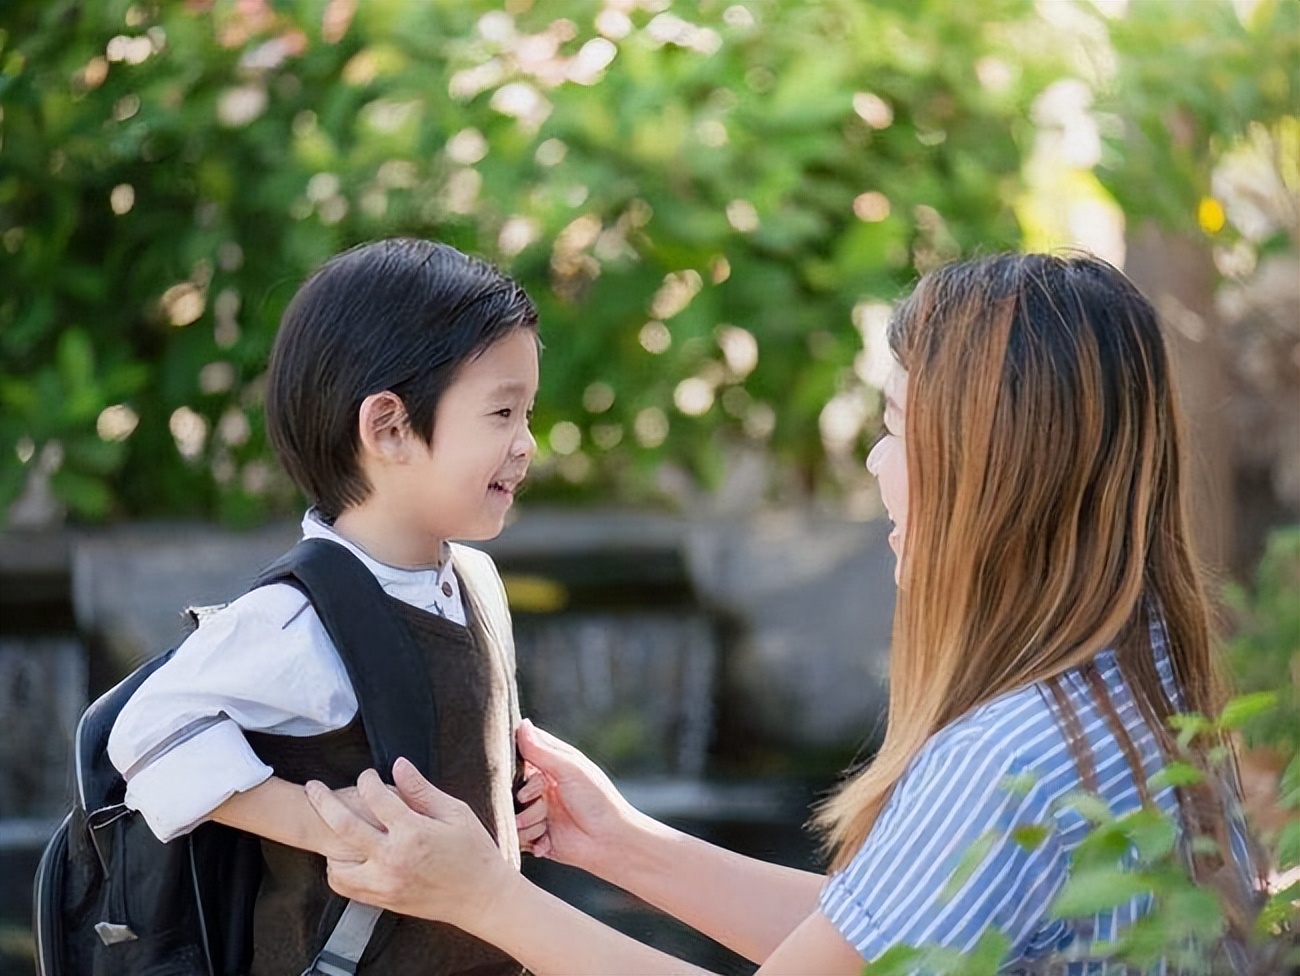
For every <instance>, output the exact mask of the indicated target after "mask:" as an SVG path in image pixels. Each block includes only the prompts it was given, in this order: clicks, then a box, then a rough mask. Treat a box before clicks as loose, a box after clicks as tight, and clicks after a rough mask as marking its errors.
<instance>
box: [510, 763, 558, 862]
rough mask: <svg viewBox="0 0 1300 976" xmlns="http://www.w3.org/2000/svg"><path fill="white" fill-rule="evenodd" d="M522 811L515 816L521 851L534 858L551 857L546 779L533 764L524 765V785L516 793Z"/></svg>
mask: <svg viewBox="0 0 1300 976" xmlns="http://www.w3.org/2000/svg"><path fill="white" fill-rule="evenodd" d="M515 799H516V800H518V801H519V807H520V810H519V812H518V813H517V814H515V830H516V831H518V833H519V850H521V851H523V852H524V853H525V854H531V855H533V856H534V857H549V856H550V853H551V839H550V837H548V836H547V834H546V831H547V822H546V818H547V813H548V805H547V802H546V778H545V777H544V776H543V775H542V773H541V770H539V769H536V768H534V767H533V765H532V764H531V763H524V783H523V785H522V786H520V787H519V790H518V792H516V793H515Z"/></svg>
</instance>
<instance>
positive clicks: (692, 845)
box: [518, 722, 826, 962]
mask: <svg viewBox="0 0 1300 976" xmlns="http://www.w3.org/2000/svg"><path fill="white" fill-rule="evenodd" d="M518 740H519V749H520V753H521V754H522V755H523V757H524V759H525V760H527V761H528V762H529V763H530V764H531V765H532V766H533V767H535V768H536V769H537V770H538V771H539V772H540V773H541V776H540V777H539V778H538V779H537V780H536V782H535V785H532V786H531V788H528V787H526V788H525V789H524V790H521V791H520V797H521V799H523V800H530V799H532V798H533V796H535V795H537V793H539V792H541V791H544V793H543V795H544V796H545V798H546V802H547V813H546V826H547V834H546V841H547V842H548V843H547V844H544V845H543V846H538V845H534V846H535V848H536V849H537V851H538V853H544V854H545V856H547V857H550V858H553V859H555V860H558V861H561V862H563V863H566V864H572V865H575V866H577V867H580V868H582V869H583V870H585V871H588V872H590V873H591V874H594V875H596V876H597V877H600V878H603V879H604V880H606V881H609V882H610V883H611V884H616V885H618V886H619V887H620V888H623V889H624V890H626V891H629V892H631V893H632V894H634V895H636V896H637V897H638V898H641V899H643V900H644V901H647V902H649V903H650V904H652V905H654V906H655V907H656V908H660V909H662V910H664V911H666V912H668V913H669V914H671V915H673V916H675V917H677V918H679V919H681V920H682V921H683V922H685V923H686V924H687V925H690V926H691V927H693V928H695V929H698V930H699V931H701V932H703V933H704V934H705V935H707V936H709V937H710V938H712V939H715V940H716V941H718V942H721V943H722V944H723V945H725V946H727V947H728V948H729V949H732V950H733V951H735V952H738V953H740V954H741V955H743V956H744V957H745V958H747V959H751V960H753V961H754V962H762V961H763V960H764V959H766V958H767V957H768V954H769V953H771V951H772V950H773V949H775V948H776V946H777V945H778V944H779V943H780V942H781V940H782V939H784V938H785V937H786V936H787V935H789V934H790V933H791V932H793V931H794V929H795V927H796V926H797V925H799V924H800V923H801V922H802V921H803V920H804V919H805V918H806V917H807V916H808V915H809V913H810V912H812V911H813V909H814V908H815V907H816V904H817V895H818V893H819V892H820V890H821V887H822V885H823V883H824V882H825V880H826V879H825V878H823V877H822V876H821V875H819V874H812V873H810V872H807V871H799V870H796V869H794V868H788V867H783V866H781V865H777V864H770V863H768V862H765V861H759V860H756V859H754V858H749V857H744V856H743V855H740V854H736V853H735V852H733V851H728V850H726V849H724V848H721V847H716V846H715V845H713V844H709V843H706V842H705V841H702V840H699V839H698V838H695V837H691V836H690V835H689V834H685V833H682V832H681V831H679V830H674V829H672V828H671V827H667V826H665V825H664V824H661V823H659V822H657V821H655V820H653V819H652V818H650V817H648V816H646V815H645V814H643V813H641V812H640V811H638V810H636V809H634V808H633V807H632V806H631V805H630V804H629V803H628V802H627V801H626V800H625V799H624V798H623V797H622V796H621V795H620V794H619V792H618V791H617V790H616V789H615V788H614V785H613V783H611V782H610V781H609V778H608V777H607V776H606V775H605V774H604V773H603V772H602V771H601V770H600V769H599V768H598V767H597V766H596V765H595V764H594V763H592V762H591V760H589V759H588V758H587V757H586V756H584V755H583V754H582V753H581V752H579V751H578V750H577V749H574V748H573V747H572V746H570V745H568V744H566V743H564V742H562V741H561V740H559V739H557V738H555V737H554V736H552V735H549V734H547V733H546V732H543V731H542V730H540V729H538V728H536V727H534V726H533V725H532V724H531V723H528V722H524V723H523V724H522V725H521V726H520V729H519V735H518Z"/></svg>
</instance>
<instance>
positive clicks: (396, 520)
mask: <svg viewBox="0 0 1300 976" xmlns="http://www.w3.org/2000/svg"><path fill="white" fill-rule="evenodd" d="M537 382H538V337H537V314H536V311H535V309H534V308H533V305H532V303H531V302H530V301H529V299H528V296H527V295H525V294H524V292H523V290H522V289H521V288H519V286H518V285H517V284H515V283H514V282H513V281H511V280H510V279H508V278H506V277H505V276H503V275H501V274H500V273H499V272H498V271H496V270H495V269H494V268H492V267H490V266H489V265H487V264H484V263H483V262H480V261H477V260H475V259H472V258H469V257H466V256H465V255H463V254H461V253H460V252H458V251H456V250H455V249H453V248H451V247H447V246H446V245H442V244H436V243H431V242H427V241H418V240H387V241H379V242H376V243H372V244H367V245H363V246H360V247H357V248H354V249H352V250H350V251H346V252H344V253H343V254H340V255H338V256H336V257H334V258H333V259H331V260H330V261H329V262H327V263H326V264H325V265H324V266H323V267H322V268H320V269H319V270H318V271H317V272H316V273H315V274H314V275H312V276H311V277H310V278H309V279H308V280H307V281H306V283H305V284H304V285H303V286H302V287H301V288H300V289H299V291H298V293H297V294H296V295H295V296H294V298H293V300H292V301H291V302H290V304H289V307H288V308H287V309H286V311H285V313H284V317H283V318H282V320H281V325H280V330H279V333H278V334H277V336H276V340H275V346H274V348H273V350H272V353H271V362H270V367H269V371H268V384H267V393H266V423H267V430H268V433H269V435H270V439H271V442H272V444H273V446H274V447H275V450H276V453H277V455H278V456H279V458H280V461H281V463H282V464H283V465H284V467H285V469H286V470H287V471H288V473H289V475H290V477H291V478H292V479H293V480H294V482H295V483H296V484H297V485H298V487H299V488H301V489H302V491H303V492H304V494H305V495H306V496H307V498H308V499H309V500H310V502H311V508H310V509H309V511H308V512H307V514H306V516H305V517H304V518H303V522H302V528H303V535H304V537H307V538H313V537H319V538H326V539H331V540H333V541H335V542H338V543H340V544H341V545H343V546H345V547H346V548H348V549H349V550H350V551H351V552H352V553H353V554H354V555H355V556H357V558H359V559H360V560H361V561H362V563H364V564H365V566H366V567H367V568H368V569H369V570H370V571H371V572H372V573H374V575H375V577H376V578H377V579H378V580H379V583H380V585H381V587H382V588H383V590H384V591H385V592H386V593H387V594H388V596H389V597H392V598H394V599H392V600H391V604H392V606H393V608H394V609H395V611H396V612H397V613H398V614H399V615H400V616H401V617H402V619H403V620H404V621H405V622H406V623H407V624H408V625H409V628H410V631H411V633H412V635H413V637H414V639H415V640H416V641H417V642H418V643H419V644H420V645H421V647H422V649H423V651H424V654H425V657H426V660H427V662H428V664H429V673H428V674H427V675H412V676H411V678H412V680H426V681H429V682H430V684H431V685H432V688H433V692H434V701H435V704H436V712H437V716H438V718H437V725H438V727H437V728H436V729H431V730H429V732H430V735H432V736H434V737H435V743H436V745H437V746H438V752H439V755H440V757H441V758H440V767H441V772H442V778H443V779H444V780H445V781H446V785H447V788H448V790H449V791H450V792H452V793H455V794H457V795H458V796H460V797H461V798H462V799H463V800H465V801H466V802H467V803H469V804H470V806H471V807H472V808H473V809H474V811H475V813H476V814H477V815H478V817H479V818H480V819H481V820H482V821H483V823H484V825H485V826H487V827H488V829H489V830H490V831H491V832H492V834H493V836H494V837H495V839H496V841H497V844H498V846H499V847H500V848H501V851H502V855H503V856H504V857H507V858H509V859H511V860H512V861H513V862H515V863H516V865H517V864H518V861H519V838H518V837H517V836H516V832H515V821H514V812H513V804H512V797H511V786H512V774H513V770H514V761H515V760H514V757H515V752H514V745H513V731H514V729H513V726H514V722H515V720H516V719H515V715H516V713H517V708H516V707H515V705H514V702H515V690H514V670H513V662H514V647H513V642H512V641H511V638H510V626H509V613H508V610H507V609H506V606H505V597H504V590H503V589H502V587H501V583H500V578H499V577H498V576H497V574H496V570H495V567H494V566H493V565H492V562H491V560H490V559H489V558H488V557H487V556H486V555H485V554H483V553H481V552H478V551H476V550H473V549H469V548H466V547H463V546H459V545H452V544H451V543H450V540H452V539H468V540H481V539H490V538H492V537H494V536H495V535H497V533H499V532H500V531H501V528H502V524H503V520H504V519H505V515H506V512H507V511H508V510H509V508H510V506H511V503H512V500H513V495H514V492H515V489H516V488H517V487H518V486H519V484H520V482H521V481H522V480H523V477H524V474H525V472H526V471H527V469H528V465H529V462H530V461H531V460H532V457H533V453H534V451H535V449H536V443H535V442H534V440H533V437H532V434H531V433H530V432H529V428H528V423H529V417H530V415H531V412H532V405H533V399H534V397H535V395H536V393H537ZM377 650H382V649H377ZM109 755H110V757H111V759H112V761H113V763H114V764H115V765H116V766H117V767H118V769H119V770H121V771H122V773H123V776H124V778H125V779H126V780H127V794H126V803H127V805H128V806H129V807H131V808H133V809H135V810H138V811H140V813H141V814H142V815H143V816H144V818H145V820H146V822H147V823H148V824H149V826H150V828H151V829H152V830H153V832H154V833H155V834H157V836H158V837H159V838H160V839H162V840H164V841H166V840H170V839H171V838H173V837H175V836H177V835H179V834H183V833H185V832H186V831H188V830H190V829H192V828H193V827H194V826H196V825H197V824H199V823H201V822H203V821H205V820H215V821H217V822H220V823H224V824H227V825H229V826H233V827H237V828H239V829H241V830H245V831H248V832H250V833H253V834H257V835H259V836H260V837H261V838H262V852H263V861H264V866H263V880H262V885H261V888H260V890H259V893H258V898H257V904H256V906H255V911H254V954H253V955H254V958H253V963H252V968H251V970H250V972H251V973H252V976H299V974H300V973H302V971H303V970H304V968H305V967H306V966H307V965H308V964H309V963H310V962H311V961H312V959H313V957H314V955H315V953H316V952H317V951H319V949H320V947H321V945H322V943H323V942H324V939H325V938H326V937H327V936H328V934H329V930H330V928H331V927H332V924H333V920H332V919H331V920H329V922H328V923H326V922H323V921H322V918H323V912H324V911H325V909H326V906H327V903H328V897H329V889H328V886H327V884H326V878H325V862H324V859H323V858H322V857H320V856H319V855H322V854H334V855H336V856H338V854H339V853H340V852H339V851H337V850H336V848H337V841H336V840H335V839H334V838H333V835H332V834H331V832H330V831H329V830H328V829H327V828H326V827H325V825H324V824H323V823H322V822H321V821H320V819H319V818H318V817H317V815H316V813H315V812H314V811H313V810H312V808H311V806H310V804H309V803H308V802H307V799H306V795H305V793H304V791H303V788H302V784H303V783H305V782H307V781H308V780H309V779H320V780H322V781H324V782H326V783H327V784H329V785H330V786H331V787H333V788H336V789H343V788H346V787H348V786H350V785H351V784H352V783H354V782H355V781H356V777H357V775H358V774H359V773H360V772H361V770H363V769H365V768H367V767H369V766H370V765H372V762H371V759H370V753H369V750H368V746H367V743H366V739H365V734H364V731H363V729H362V726H361V721H360V716H359V714H358V711H357V699H356V695H355V693H354V690H353V688H352V685H351V683H350V681H349V679H348V677H347V673H346V671H345V669H344V667H343V664H342V661H341V660H340V659H339V656H338V653H337V651H336V650H335V649H334V647H333V645H332V644H331V642H330V640H329V637H328V636H327V635H326V632H325V630H324V627H323V625H322V624H321V622H320V619H319V618H318V617H317V615H316V613H315V610H314V609H313V608H312V606H311V604H310V603H309V602H308V601H307V600H306V598H305V597H304V596H303V595H302V594H301V593H300V592H299V591H298V590H297V589H295V588H293V587H292V586H289V585H287V584H271V585H268V586H264V587H261V588H258V589H254V590H252V591H251V592H249V593H247V594H245V595H244V596H242V597H240V598H239V599H238V600H236V601H234V602H233V603H231V604H230V605H229V606H227V607H224V608H222V609H220V610H218V611H216V612H215V613H213V614H211V615H210V616H208V617H207V618H206V619H205V620H204V622H203V623H202V625H201V626H200V627H199V628H198V629H197V630H196V631H195V632H194V633H193V634H192V635H191V636H190V637H189V638H188V639H187V640H186V641H185V643H184V644H183V645H182V646H181V647H180V649H179V650H178V651H177V652H176V654H175V656H174V657H173V659H172V660H170V661H169V662H167V664H165V665H164V666H163V667H162V668H160V669H159V670H158V671H157V672H156V673H155V674H154V675H152V676H150V678H149V679H148V680H147V681H146V682H145V684H144V685H142V686H141V688H140V689H139V691H138V692H137V693H136V694H135V695H134V696H133V697H132V699H131V701H130V702H129V703H128V704H127V706H126V707H125V708H124V709H123V710H122V712H121V715H120V716H119V718H118V720H117V723H116V724H115V726H114V728H113V732H112V735H111V738H110V740H109ZM528 839H529V838H528V837H527V836H525V837H524V840H525V842H526V841H527V840H528ZM386 918H387V917H386ZM471 970H472V971H473V972H474V974H475V976H506V974H512V976H517V974H519V973H520V967H519V966H518V965H517V964H516V963H514V962H513V960H511V959H509V958H508V957H507V956H505V955H503V954H502V953H500V952H499V951H498V950H496V949H494V948H492V947H490V946H488V945H486V944H485V943H482V942H478V941H477V940H475V939H473V938H471V937H469V936H467V935H465V934H464V933H462V932H460V931H459V930H458V929H454V928H451V927H449V926H445V925H441V924H431V923H427V922H422V921H417V920H415V919H410V918H396V919H395V920H389V924H388V925H385V924H383V923H381V925H380V927H379V928H377V929H376V931H375V933H374V935H373V936H372V938H371V940H370V943H369V946H368V948H367V950H366V952H365V955H364V956H363V958H362V961H361V967H360V969H359V972H360V973H362V974H375V976H377V974H380V973H382V974H384V976H389V974H392V976H403V974H406V973H412V974H414V973H419V974H421V976H428V974H444V973H445V974H451V973H466V972H469V971H471Z"/></svg>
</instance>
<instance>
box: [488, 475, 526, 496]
mask: <svg viewBox="0 0 1300 976" xmlns="http://www.w3.org/2000/svg"><path fill="white" fill-rule="evenodd" d="M523 480H524V479H523V478H522V477H519V478H510V479H506V478H500V479H498V480H496V481H493V482H492V483H491V484H489V485H488V491H494V492H499V493H501V494H503V495H506V496H508V497H510V498H513V497H514V496H515V493H516V492H517V491H518V490H519V486H520V484H521V483H522V482H523Z"/></svg>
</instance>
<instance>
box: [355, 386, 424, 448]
mask: <svg viewBox="0 0 1300 976" xmlns="http://www.w3.org/2000/svg"><path fill="white" fill-rule="evenodd" d="M358 426H359V428H360V430H359V434H360V437H361V453H362V454H363V455H370V456H371V457H373V458H375V459H376V460H379V461H386V462H389V463H394V462H397V463H400V462H401V461H403V460H404V459H405V458H406V451H407V446H408V444H409V443H410V437H409V434H410V432H411V422H410V419H409V418H408V417H407V415H406V404H404V403H403V402H402V398H401V397H399V396H398V395H397V394H396V393H394V392H392V391H391V390H384V391H383V392H382V393H372V394H370V396H368V397H366V398H365V399H364V400H362V401H361V409H360V410H359V411H358Z"/></svg>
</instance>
